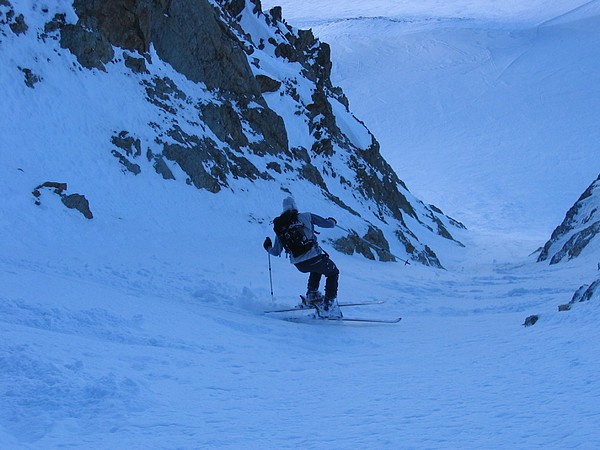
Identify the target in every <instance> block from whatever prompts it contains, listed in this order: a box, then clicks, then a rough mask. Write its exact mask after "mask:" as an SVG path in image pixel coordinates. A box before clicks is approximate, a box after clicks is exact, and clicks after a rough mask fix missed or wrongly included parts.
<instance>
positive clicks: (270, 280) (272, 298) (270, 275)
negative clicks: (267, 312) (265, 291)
mask: <svg viewBox="0 0 600 450" xmlns="http://www.w3.org/2000/svg"><path fill="white" fill-rule="evenodd" d="M267 255H269V282H270V283H271V301H272V302H274V301H275V297H274V296H273V271H272V270H271V254H270V253H268V252H267Z"/></svg>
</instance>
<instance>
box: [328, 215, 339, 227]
mask: <svg viewBox="0 0 600 450" xmlns="http://www.w3.org/2000/svg"><path fill="white" fill-rule="evenodd" d="M327 220H333V226H336V225H337V220H335V219H334V218H333V217H328V218H327Z"/></svg>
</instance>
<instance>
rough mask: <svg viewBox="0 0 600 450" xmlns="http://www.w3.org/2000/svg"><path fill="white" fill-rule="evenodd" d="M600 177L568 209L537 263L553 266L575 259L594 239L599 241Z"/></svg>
mask: <svg viewBox="0 0 600 450" xmlns="http://www.w3.org/2000/svg"><path fill="white" fill-rule="evenodd" d="M599 235H600V175H599V176H598V178H597V179H596V181H594V182H593V183H592V184H591V185H590V186H589V187H588V188H587V189H586V190H585V192H584V193H583V194H582V195H581V197H579V199H578V200H577V202H575V204H574V205H573V206H572V207H571V209H569V211H568V212H567V215H566V216H565V219H564V220H563V222H562V223H561V224H560V225H559V226H558V227H557V228H556V229H555V230H554V232H553V233H552V236H551V237H550V240H549V241H548V242H546V244H545V245H544V248H543V249H542V252H541V253H540V256H539V257H538V262H540V261H546V260H548V259H550V264H556V263H558V262H560V261H562V260H564V259H565V258H566V259H567V260H570V259H573V258H576V257H577V256H579V255H580V254H581V252H582V251H583V250H584V249H585V248H586V246H587V245H588V244H589V243H590V242H591V241H592V240H593V239H600V237H598V236H599Z"/></svg>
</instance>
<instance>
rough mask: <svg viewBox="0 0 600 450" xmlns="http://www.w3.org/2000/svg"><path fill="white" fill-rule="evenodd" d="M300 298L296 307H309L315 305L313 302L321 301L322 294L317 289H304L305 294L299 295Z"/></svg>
mask: <svg viewBox="0 0 600 450" xmlns="http://www.w3.org/2000/svg"><path fill="white" fill-rule="evenodd" d="M300 298H301V299H302V301H301V302H300V305H299V306H298V308H300V309H310V308H313V307H314V306H315V303H321V302H322V301H323V294H321V293H320V292H319V291H317V290H315V291H313V290H309V291H306V295H301V296H300Z"/></svg>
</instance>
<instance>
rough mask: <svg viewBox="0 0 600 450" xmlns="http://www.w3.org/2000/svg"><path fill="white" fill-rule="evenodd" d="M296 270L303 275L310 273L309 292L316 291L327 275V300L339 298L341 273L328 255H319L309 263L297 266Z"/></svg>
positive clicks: (308, 261)
mask: <svg viewBox="0 0 600 450" xmlns="http://www.w3.org/2000/svg"><path fill="white" fill-rule="evenodd" d="M296 268H297V269H298V270H299V271H300V272H302V273H310V275H309V277H308V290H309V291H316V290H318V289H319V284H320V283H321V276H323V275H325V277H326V280H325V298H327V299H333V298H336V297H337V290H338V278H339V275H340V271H339V270H338V268H337V267H336V266H335V264H334V262H333V261H332V260H331V259H329V256H327V255H319V256H317V257H315V258H311V259H309V260H307V261H302V262H299V263H298V264H296Z"/></svg>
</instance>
